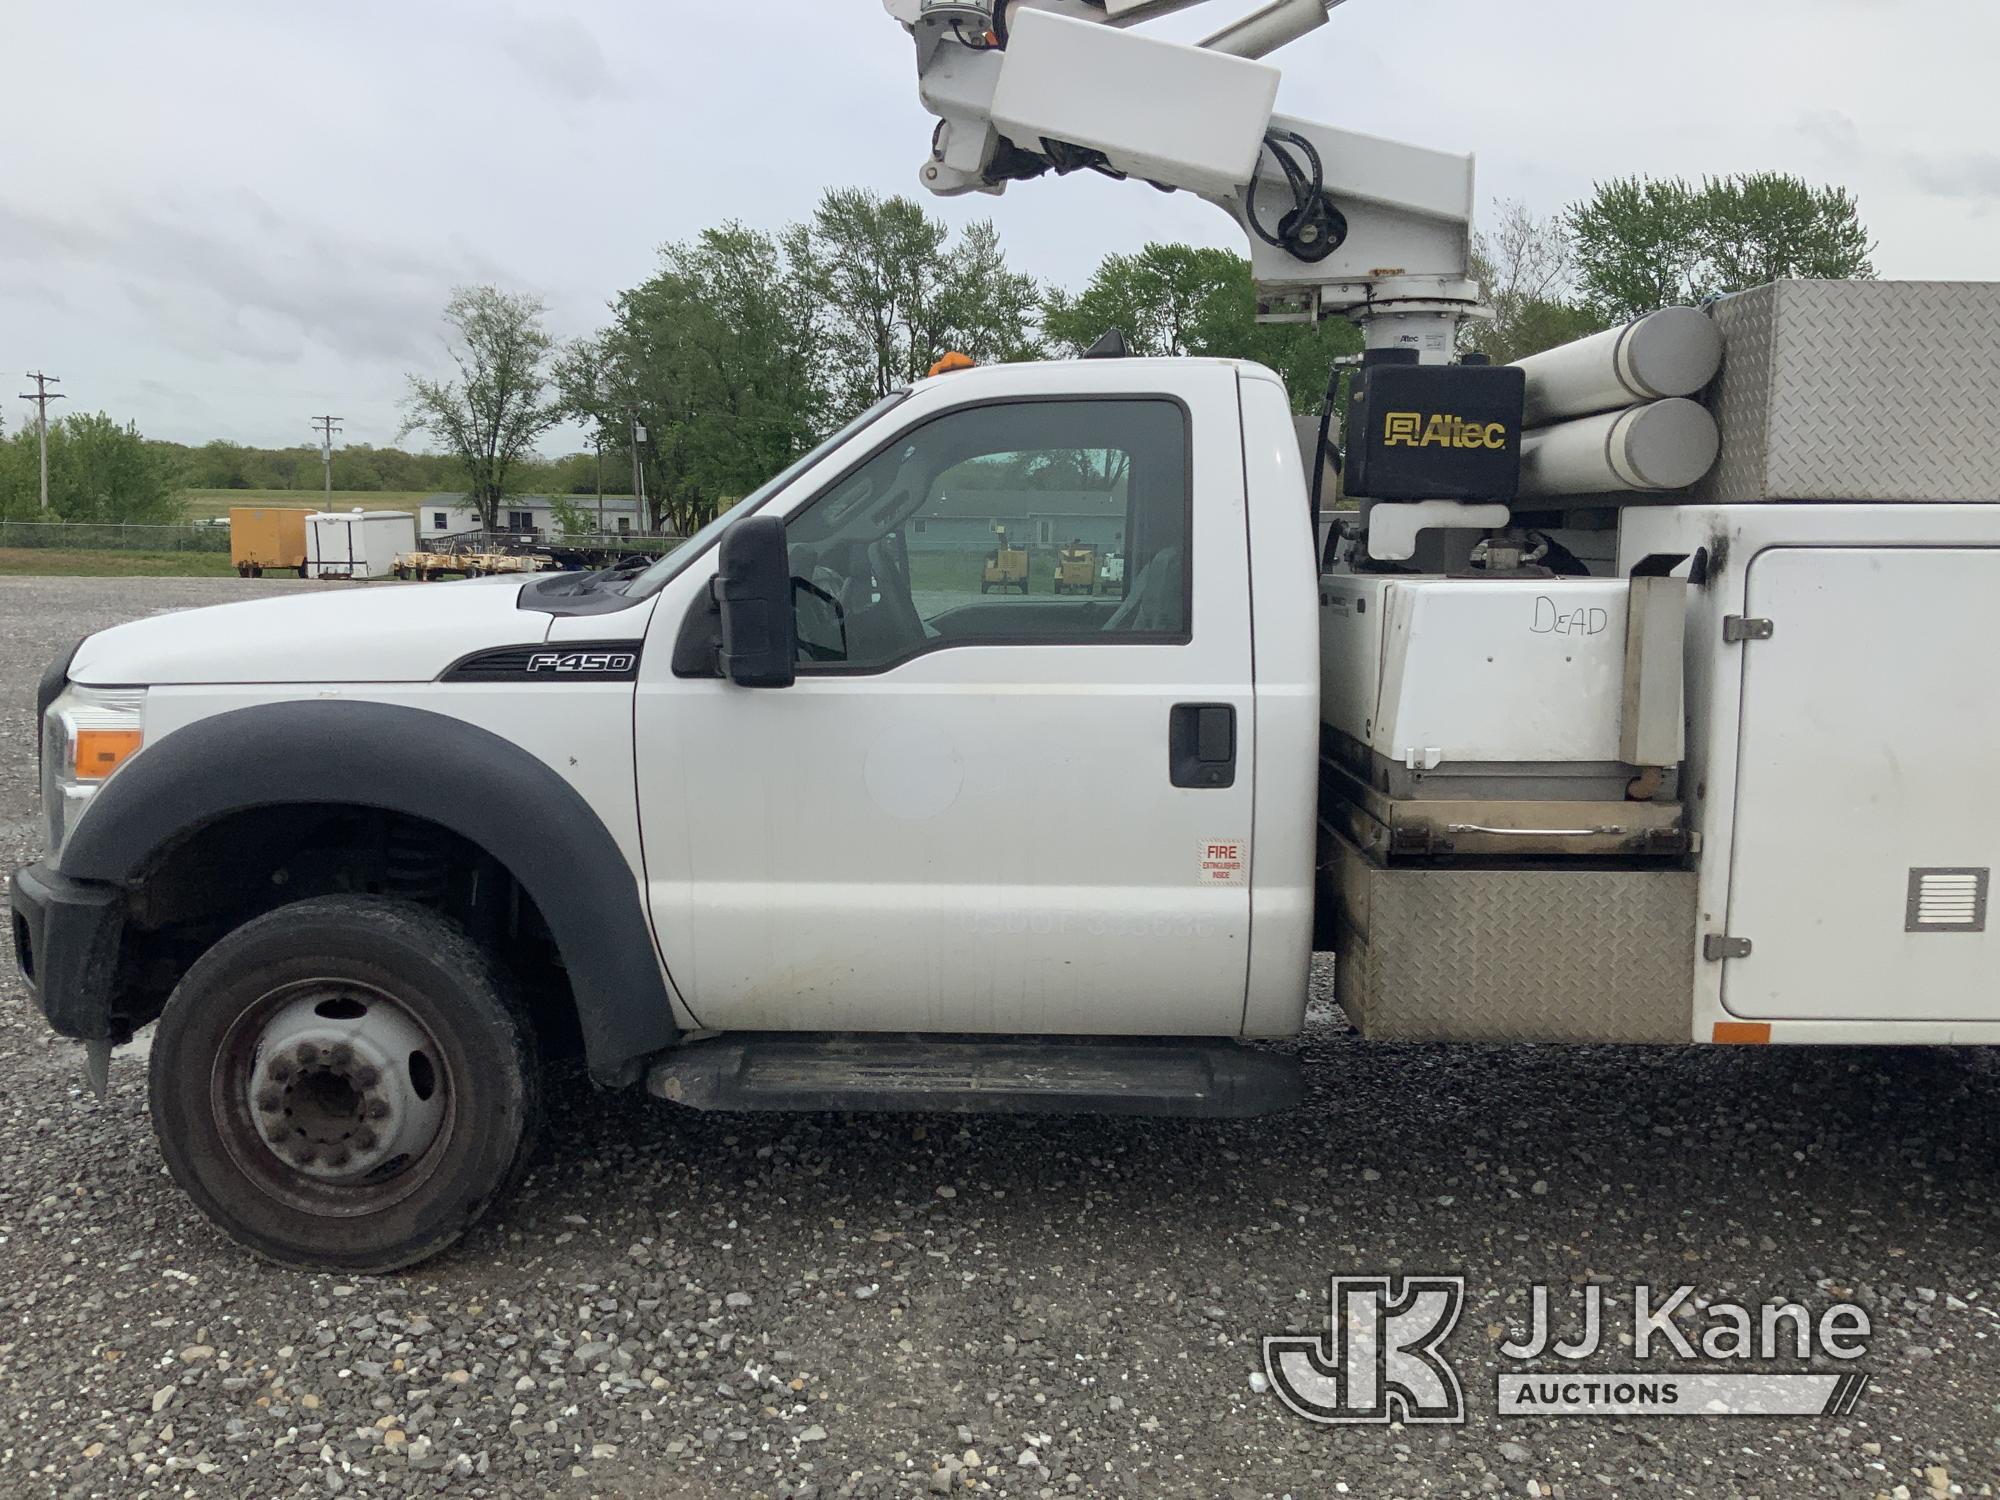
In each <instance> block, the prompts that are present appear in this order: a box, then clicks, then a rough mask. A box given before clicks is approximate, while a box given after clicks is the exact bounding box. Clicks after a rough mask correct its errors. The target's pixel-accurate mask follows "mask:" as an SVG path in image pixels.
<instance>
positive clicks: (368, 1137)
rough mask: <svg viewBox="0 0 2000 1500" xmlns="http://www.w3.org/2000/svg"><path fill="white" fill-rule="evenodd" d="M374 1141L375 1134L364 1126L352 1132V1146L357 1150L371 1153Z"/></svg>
mask: <svg viewBox="0 0 2000 1500" xmlns="http://www.w3.org/2000/svg"><path fill="white" fill-rule="evenodd" d="M376 1141H377V1137H376V1135H375V1132H374V1131H372V1130H370V1129H368V1128H367V1127H366V1126H363V1127H362V1128H361V1129H359V1130H357V1131H355V1132H354V1145H355V1148H356V1149H357V1150H361V1151H373V1150H374V1149H375V1146H376Z"/></svg>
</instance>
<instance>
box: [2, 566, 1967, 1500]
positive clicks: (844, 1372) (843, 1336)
mask: <svg viewBox="0 0 2000 1500" xmlns="http://www.w3.org/2000/svg"><path fill="white" fill-rule="evenodd" d="M285 587H286V585H282V584H270V583H265V584H246V583H242V582H239V581H237V580H233V579H229V580H115V581H114V580H85V579H74V580H18V579H17V580H0V859H3V860H4V861H5V862H6V863H7V864H9V865H11V864H13V863H16V862H19V861H20V860H22V859H25V858H27V857H30V856H31V855H32V854H33V853H34V852H35V845H36V839H37V834H36V831H35V823H34V818H33V788H32V786H31V781H32V775H33V758H34V747H33V739H32V737H31V734H30V724H29V719H30V716H31V706H30V700H31V696H32V691H33V684H34V680H35V678H36V676H37V674H38V672H39V670H40V668H41V666H42V664H43V663H44V661H45V660H46V659H47V657H48V656H49V655H50V654H52V652H53V651H54V649H55V648H56V646H57V645H58V644H59V643H60V642H61V641H63V640H65V639H68V638H70V637H73V636H75V635H77V634H79V633H81V632H83V631H85V630H89V629H94V628H98V627H101V626H103V625H106V624H109V623H111V622H113V621H115V620H119V619H125V618H131V617H134V616H139V615H144V614H148V613H151V612H154V611H157V610H161V609H168V608H178V607H186V606H189V605H195V604H201V603H207V602H212V601H217V600H222V599H228V598H238V597H243V596H245V595H247V594H251V593H257V592H273V591H277V590H281V589H283V588H285ZM290 587H294V588H296V587H298V585H296V584H295V585H291V586H290ZM1327 980H1328V976H1327V974H1325V973H1324V972H1321V973H1318V974H1316V976H1315V985H1316V987H1318V988H1320V989H1321V990H1322V991H1323V990H1324V989H1325V987H1326V984H1327ZM1315 1014H1316V1015H1317V1016H1319V1017H1320V1019H1319V1020H1317V1021H1316V1022H1315V1024H1314V1026H1313V1027H1312V1029H1311V1031H1310V1033H1309V1034H1308V1036H1307V1037H1306V1038H1305V1039H1304V1041H1303V1042H1302V1044H1301V1046H1302V1048H1303V1051H1304V1054H1305V1056H1306V1057H1307V1059H1308V1061H1309V1062H1310V1064H1311V1068H1310V1070H1309V1077H1310V1080H1311V1083H1310V1095H1309V1099H1308V1102H1307V1103H1306V1105H1305V1106H1304V1107H1303V1108H1301V1109H1299V1110H1298V1111H1296V1112H1295V1113H1293V1114H1290V1115H1287V1116H1284V1117H1281V1118H1278V1119H1275V1120H1268V1121H1262V1122H1250V1123H1231V1124H1206V1123H1183V1122H1149V1121H1131V1120H1050V1121H1021V1120H1008V1119H973V1120H958V1119H911V1118H867V1117H859V1116H820V1115H815V1116H800V1117H786V1116H745V1117H735V1118H726V1117H723V1118H716V1117H705V1116H701V1115H696V1114H691V1113H682V1112H675V1111H673V1110H671V1109H669V1108H668V1107H666V1106H662V1105H657V1104H653V1103H650V1102H648V1101H647V1100H645V1099H643V1098H636V1097H630V1096H627V1095H605V1094H599V1093H596V1092H595V1091H593V1090H592V1089H591V1088H590V1087H589V1086H588V1085H587V1084H586V1083H584V1082H582V1081H581V1080H579V1079H576V1078H564V1079H560V1080H558V1081H557V1082H556V1084H555V1087H554V1096H553V1098H552V1101H551V1103H552V1108H551V1110H550V1116H551V1120H552V1122H553V1123H552V1128H551V1131H550V1134H549V1137H548V1139H547V1141H546V1144H545V1145H544V1147H543V1150H542V1152H541V1154H540V1157H539V1159H538V1165H537V1167H536V1170H535V1171H534V1173H533V1175H532V1177H531V1178H530V1180H529V1181H528V1183H527V1185H526V1187H525V1189H524V1190H523V1191H522V1192H521V1193H520V1194H519V1195H518V1196H517V1197H515V1198H514V1199H513V1200H512V1201H510V1202H508V1203H506V1204H505V1205H503V1206H502V1207H501V1208H500V1209H499V1210H498V1211H496V1212H495V1213H494V1214H493V1216H492V1217H491V1218H490V1219H489V1220H488V1222H487V1223H486V1224H485V1225H483V1226H482V1227H481V1228H480V1229H479V1230H478V1231H477V1232H476V1233H475V1234H474V1235H472V1236H471V1238H470V1239H469V1240H468V1241H467V1242H466V1243H465V1244H464V1245H463V1246H462V1247H461V1248H460V1249H458V1250H457V1251H455V1252H454V1253H452V1254H451V1255H449V1256H447V1257H446V1258H444V1259H443V1260H441V1261H438V1262H434V1263H432V1264H431V1265H429V1266H426V1267H423V1268H420V1269H419V1270H417V1271H415V1272H411V1273H407V1274H404V1275H401V1276H397V1277H390V1278H382V1279H370V1278H362V1279H358V1280H356V1279H341V1278H335V1277H313V1276H301V1275H296V1274H291V1273H286V1272H280V1271H275V1270H272V1269H269V1268H267V1267H264V1266H262V1265H260V1264H258V1263H257V1262H255V1261H253V1260H251V1259H250V1258H249V1257H248V1256H247V1255H245V1254H244V1253H242V1252H240V1251H238V1250H237V1249H235V1248H234V1247H233V1246H232V1245H230V1244H229V1243H227V1242H225V1241H224V1240H222V1239H221V1237H220V1236H219V1235H218V1234H216V1233H215V1232H214V1231H212V1230H211V1229H210V1228H209V1227H208V1225H207V1224H206V1223H205V1222H204V1221H202V1220H201V1219H199V1218H198V1217H197V1216H196V1215H195V1213H194V1211H193V1209H192V1208H191V1207H190V1206H189V1205H188V1204H187V1203H186V1202H185V1201H184V1200H183V1199H182V1198H181V1197H180V1195H179V1194H178V1193H177V1192H176V1191H175V1190H174V1188H173V1186H172V1184H171V1183H170V1182H169V1181H168V1180H167V1178H166V1175H165V1173H164V1171H163V1169H162V1168H161V1166H160V1161H159V1156H158V1153H157V1151H156V1149H155V1147H154V1144H153V1141H152V1139H151V1137H150V1133H149V1128H148V1125H147V1120H146V1111H145V1101H144V1097H143V1095H144V1071H143V1068H142V1067H141V1066H140V1065H139V1064H138V1063H137V1061H136V1060H135V1059H133V1058H130V1057H126V1056H121V1057H120V1058H118V1059H117V1060H116V1061H114V1063H113V1067H112V1088H111V1095H110V1098H109V1099H108V1100H107V1101H106V1102H104V1103H102V1104H100V1103H97V1102H96V1101H95V1100H93V1099H92V1098H90V1097H89V1096H88V1095H87V1094H86V1093H85V1092H83V1091H82V1090H81V1088H80V1087H79V1085H78V1058H77V1053H76V1052H75V1050H74V1049H72V1048H70V1047H69V1046H67V1045H64V1044H59V1043H57V1042H56V1041H55V1040H54V1039H53V1038H51V1037H50V1036H49V1035H48V1034H47V1032H46V1031H45V1030H44V1028H43V1027H42V1025H41V1023H40V1022H39V1020H38V1019H37V1018H36V1017H35V1016H34V1015H33V1014H32V1012H31V1011H30V1010H29V1008H28V1006H27V1004H26V1001H25V997H24V994H23V991H22V986H21V983H20V980H19V977H18V975H17V974H15V972H14V970H13V968H12V966H11V964H10V963H9V962H8V961H7V960H5V959H0V1121H4V1130H5V1132H6V1135H5V1140H6V1149H5V1151H4V1153H0V1493H4V1494H6V1495H9V1496H14V1495H64V1496H72V1495H73V1496H118V1497H127V1496H144V1495H202V1496H206V1495H217V1496H225V1495H226V1496H239V1495H258V1496H264V1495H272V1496H276V1495H346V1496H367V1495H384V1494H404V1493H420V1494H421V1493H432V1492H440V1493H445V1492H448V1493H452V1494H464V1495H471V1496H539V1495H558V1496H586V1495H610V1496H641V1495H645V1496H655V1495H687V1496H697V1497H703V1496H718V1497H720V1496H739V1495H764V1496H790V1497H799V1496H809V1495H817V1496H822V1497H833V1496H847V1495H856V1496H890V1495H909V1494H915V1495H923V1494H931V1493H948V1492H950V1493H956V1492H961V1491H962V1490H975V1491H979V1492H985V1493H992V1494H1004V1495H1018V1496H1028V1495H1034V1496H1052V1495H1053V1496H1066V1495H1099V1494H1101V1495H1131V1496H1192V1497H1216V1496H1226V1497H1231V1500H1234V1497H1238V1496H1246V1497H1247V1496H1266V1495H1271V1496H1276V1495H1291V1496H1296V1497H1300V1500H1304V1497H1307V1496H1322V1495H1331V1494H1352V1495H1357V1496H1414V1495H1484V1494H1499V1493H1506V1494H1513V1495H1526V1494H1540V1495H1555V1496H1563V1497H1582V1496H1597V1495H1610V1494H1616V1493H1619V1492H1623V1491H1625V1490H1628V1489H1629V1488H1630V1487H1632V1486H1634V1485H1637V1484H1640V1483H1648V1484H1654V1485H1663V1486H1667V1487H1670V1488H1671V1489H1672V1490H1673V1491H1674V1492H1677V1493H1685V1494H1699V1495H1733V1496H1767V1497H1778V1496H1798V1495H1840V1496H1846V1495H1853V1496H1874V1495H1883V1494H1889V1495H1898V1496H1901V1495H1915V1496H1919V1497H1922V1496H1926V1495H1932V1494H1937V1495H1944V1494H1955V1493H1965V1494H1990V1493H1992V1484H1993V1482H1994V1481H1995V1479H1996V1475H2000V1405H1996V1403H2000V1385H1996V1381H1995V1377H1996V1373H2000V1349H1996V1347H1995V1346H1996V1344H2000V1321H1997V1320H1996V1314H2000V1263H1996V1256H1995V1239H1996V1236H1995V1228H1996V1224H1995V1212H1996V1210H1995V1204H1996V1194H1995V1186H1996V1178H2000V1128H1996V1111H1995V1107H1994V1106H1995V1104H1996V1101H2000V1074H1996V1071H1995V1069H1994V1067H1993V1066H1992V1065H1991V1064H1989V1062H1988V1060H1987V1058H1986V1057H1985V1056H1984V1055H1983V1054H1972V1053H1965V1052H1942V1051H1926V1052H1908V1053H1903V1052H1892V1051H1887V1050H1882V1051H1839V1052H1813V1053H1805V1052H1791V1053H1760V1052H1758V1051H1755V1050H1751V1049H1741V1050H1708V1051H1696V1050H1692V1049H1687V1050H1677V1051H1648V1052H1639V1051H1614V1050H1610V1049H1588V1050H1558V1049H1551V1048H1534V1047H1518V1048H1486V1047H1457V1048H1428V1049H1418V1048H1400V1047H1368V1046H1365V1045H1362V1044H1360V1043H1358V1042H1356V1041H1355V1040H1354V1038H1353V1037H1352V1035H1351V1034H1350V1033H1349V1032H1348V1031H1347V1030H1346V1028H1345V1027H1344V1025H1343V1024H1342V1023H1341V1022H1340V1021H1339V1020H1338V1017H1337V1012H1335V1011H1334V1010H1333V1009H1332V1008H1331V1006H1330V1005H1329V1004H1324V1003H1322V1004H1320V1005H1317V1006H1316V1007H1315ZM1368 1272H1389V1273H1395V1272H1442V1273H1448V1274H1460V1273H1462V1274H1463V1275H1464V1276H1465V1277H1466V1278H1467V1307H1466V1313H1465V1316H1464V1318H1463V1319H1462V1320H1461V1323H1460V1325H1459V1328H1458V1331H1457V1332H1456V1334H1454V1336H1453V1338H1452V1340H1451V1342H1450V1344H1449V1345H1448V1346H1447V1352H1449V1353H1450V1354H1451V1355H1452V1356H1453V1358H1454V1360H1455V1362H1456V1363H1457V1365H1458V1367H1459V1369H1460V1371H1461V1373H1462V1375H1463V1377H1464V1380H1465V1386H1466V1390H1467V1396H1468V1401H1469V1405H1470V1409H1471V1421H1470V1423H1469V1424H1468V1425H1467V1426H1465V1427H1462V1428H1457V1429H1451V1428H1440V1427H1413V1428H1411V1429H1409V1430H1403V1429H1401V1428H1339V1429H1326V1428H1318V1427H1313V1426H1310V1425H1308V1424H1306V1423H1304V1422H1302V1421H1300V1420H1298V1419H1296V1418H1294V1417H1291V1416H1290V1415H1288V1414H1287V1413H1286V1412H1285V1411H1283V1410H1282V1409H1281V1408H1280V1407H1279V1406H1278V1404H1277V1402H1276V1400H1275V1399H1274V1398H1273V1397H1272V1396H1270V1395H1268V1394H1263V1393H1260V1391H1259V1390H1258V1389H1257V1388H1256V1387H1255V1385H1253V1381H1252V1378H1251V1377H1252V1375H1253V1372H1255V1371H1256V1369H1257V1365H1258V1354H1257V1351H1258V1337H1259V1335H1262V1334H1266V1333H1276V1332H1281V1331H1285V1330H1287V1329H1291V1330H1295V1331H1300V1332H1304V1331H1311V1330H1314V1329H1316V1328H1318V1327H1321V1326H1323V1321H1324V1317H1325V1284H1326V1278H1327V1277H1328V1276H1329V1275H1331V1274H1335V1273H1349V1274H1360V1273H1368ZM1590 1279H1597V1280H1601V1281H1604V1282H1607V1283H1612V1284H1616V1285H1624V1286H1630V1285H1631V1284H1633V1283H1635V1282H1639V1281H1647V1282H1650V1283H1652V1284H1653V1285H1655V1286H1659V1287H1669V1288H1670V1287H1672V1286H1674V1285H1677V1284H1679V1283H1682V1282H1690V1283H1693V1284H1694V1285H1695V1286H1696V1287H1697V1288H1698V1291H1699V1293H1700V1294H1701V1295H1702V1296H1703V1297H1718V1298H1719V1297H1730V1298H1734V1299H1736V1300H1740V1301H1746V1302H1754V1301H1756V1300H1758V1299H1761V1298H1764V1297H1767V1296H1781V1295H1783V1296H1796V1297H1799V1298H1802V1299H1804V1300H1806V1301H1808V1302H1810V1303H1812V1304H1813V1305H1814V1306H1816V1307H1817V1306H1823V1305H1824V1304H1825V1303H1826V1302H1827V1301H1829V1300H1831V1299H1833V1298H1835V1297H1839V1296H1850V1297H1852V1298H1853V1299H1854V1300H1856V1301H1858V1302H1860V1303H1861V1304H1863V1305H1864V1306H1865V1307H1867V1308H1868V1309H1869V1310H1870V1312H1871V1314H1872V1316H1873V1319H1874V1325H1875V1332H1874V1336H1873V1339H1872V1341H1871V1343H1870V1347H1869V1352H1868V1354H1867V1357H1866V1358H1865V1359H1864V1360H1862V1361H1861V1362H1860V1365H1861V1367H1862V1368H1864V1369H1866V1370H1867V1371H1868V1372H1870V1374H1871V1375H1872V1377H1873V1384H1872V1386H1871V1387H1870V1389H1869V1390H1868V1392H1867V1394H1866V1395H1865V1396H1864V1397H1863V1399H1862V1401H1861V1403H1860V1405H1859V1407H1858V1408H1857V1409H1856V1410H1855V1411H1854V1412H1853V1414H1852V1415H1851V1416H1849V1417H1847V1418H1844V1419H1833V1418H1812V1419H1789V1418H1786V1419H1775V1418H1767V1419H1761V1420H1740V1421H1731V1422H1722V1421H1715V1420H1701V1419H1694V1418H1675V1419H1651V1420H1632V1421H1611V1420H1602V1419H1598V1420H1580V1419H1570V1420H1567V1421H1563V1420H1540V1419H1535V1420H1527V1419H1511V1420H1502V1419H1498V1418H1496V1417H1495V1416H1494V1415H1493V1402H1494V1377H1495V1375H1496V1373H1498V1372H1499V1371H1500V1370H1501V1369H1502V1368H1503V1365H1502V1363H1501V1361H1500V1357H1499V1355H1498V1353H1497V1350H1496V1344H1497V1342H1498V1340H1499V1339H1500V1338H1501V1337H1504V1334H1503V1332H1502V1330H1503V1329H1512V1330H1515V1331H1519V1330H1521V1329H1522V1328H1523V1327H1524V1326H1525V1323H1524V1317H1523V1313H1524V1308H1525V1288H1526V1287H1528V1286H1529V1285H1530V1284H1531V1283H1534V1282H1536V1281H1545V1282H1549V1283H1552V1284H1553V1285H1554V1286H1556V1287H1557V1288H1558V1295H1559V1296H1560V1295H1562V1289H1565V1288H1569V1287H1571V1286H1573V1285H1575V1284H1579V1283H1581V1282H1584V1281H1586V1280H1590ZM1621 1305H1622V1299H1621ZM1624 1316H1626V1317H1627V1318H1629V1310H1627V1311H1626V1312H1625V1313H1624ZM1618 1363H1619V1360H1618V1359H1616V1358H1615V1357H1614V1358H1609V1359H1608V1360H1600V1361H1599V1364H1600V1366H1604V1367H1613V1366H1616V1365H1617V1364H1618ZM1625 1363H1626V1364H1627V1365H1628V1366H1629V1363H1630V1361H1629V1360H1627V1361H1626V1362H1625ZM954 1487H959V1488H958V1489H954Z"/></svg>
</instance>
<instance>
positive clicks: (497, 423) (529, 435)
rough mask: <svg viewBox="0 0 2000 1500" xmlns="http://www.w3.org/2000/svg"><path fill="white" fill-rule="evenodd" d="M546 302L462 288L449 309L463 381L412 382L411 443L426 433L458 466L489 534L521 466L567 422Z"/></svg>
mask: <svg viewBox="0 0 2000 1500" xmlns="http://www.w3.org/2000/svg"><path fill="white" fill-rule="evenodd" d="M546 311H547V309H546V307H545V306H544V305H543V303H542V300H541V299H540V298H539V297H534V296H530V295H526V294H516V293H508V292H502V291H500V290H498V289H497V288H494V287H490V286H474V287H459V288H458V289H457V290H455V291H454V292H453V293H452V294H451V300H450V301H449V302H447V303H446V304H445V310H444V321H445V326H446V328H447V329H448V330H449V332H448V334H447V336H446V343H445V347H446V349H447V351H448V352H449V353H450V355H451V359H452V363H453V364H455V365H456V366H457V367H458V378H457V379H455V380H433V379H431V378H429V377H427V376H423V375H412V376H410V377H409V385H410V389H409V395H408V397H407V398H406V400H405V403H404V423H403V431H402V435H403V436H408V435H409V434H410V433H412V432H425V433H428V434H429V435H430V437H431V438H432V440H433V441H435V442H437V443H438V444H439V445H440V446H442V447H443V448H444V449H445V450H446V451H447V452H449V453H451V454H452V455H453V456H454V457H456V458H457V460H458V462H459V465H460V467H461V468H462V469H463V470H464V473H465V477H466V492H467V494H468V496H469V497H470V499H471V501H472V504H473V505H474V506H475V507H476V508H477V509H478V511H479V516H480V523H481V524H482V525H483V526H485V527H486V528H487V529H488V530H493V529H496V528H497V527H498V525H499V516H500V502H501V499H502V497H503V496H505V495H506V494H507V490H508V481H509V478H510V476H511V474H512V471H513V470H514V468H515V466H516V465H517V464H519V463H521V462H522V460H523V459H526V458H528V457H529V456H530V455H531V454H532V453H533V452H534V446H535V441H536V439H538V438H540V437H541V435H542V434H543V433H545V432H547V431H548V430H549V429H550V428H552V427H554V426H556V425H557V424H558V423H559V422H561V421H562V415H563V414H562V407H561V404H560V402H559V401H558V400H557V399H555V398H554V397H553V396H552V395H551V393H550V390H549V375H548V369H547V366H548V360H549V356H550V353H551V351H552V350H553V348H554V340H552V339H551V338H550V337H549V334H548V331H547V330H546V329H545V328H544V327H543V326H542V318H543V315H544V314H545V313H546Z"/></svg>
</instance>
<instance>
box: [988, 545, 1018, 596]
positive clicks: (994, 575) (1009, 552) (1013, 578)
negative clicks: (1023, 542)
mask: <svg viewBox="0 0 2000 1500" xmlns="http://www.w3.org/2000/svg"><path fill="white" fill-rule="evenodd" d="M1005 588H1016V589H1019V590H1020V591H1021V592H1022V593H1024V594H1025V593H1027V592H1028V549H1027V548H1026V547H1010V546H1008V545H1007V543H1006V542H1005V540H1002V541H1001V543H1000V545H999V546H997V547H995V548H994V549H993V552H992V555H991V556H989V557H988V558H987V559H986V571H985V573H984V574H982V575H981V577H980V580H979V592H980V593H982V594H984V593H989V592H991V591H992V590H994V589H1005Z"/></svg>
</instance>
